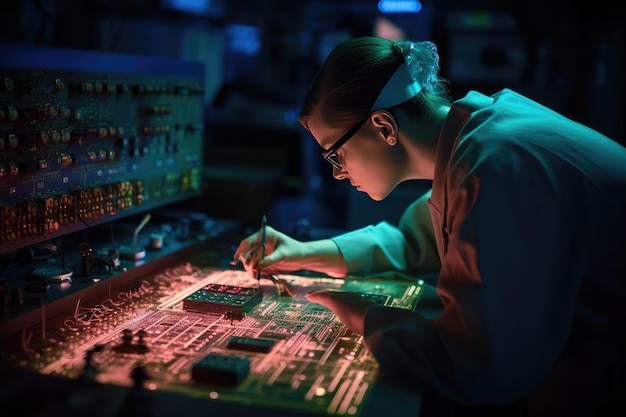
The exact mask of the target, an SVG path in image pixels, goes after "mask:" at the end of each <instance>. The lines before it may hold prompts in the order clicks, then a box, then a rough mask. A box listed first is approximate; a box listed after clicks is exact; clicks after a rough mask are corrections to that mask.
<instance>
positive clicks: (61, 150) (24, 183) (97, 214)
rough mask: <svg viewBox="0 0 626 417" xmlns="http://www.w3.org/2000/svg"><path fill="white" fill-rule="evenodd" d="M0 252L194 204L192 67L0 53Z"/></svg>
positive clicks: (89, 54) (154, 60)
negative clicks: (159, 209)
mask: <svg viewBox="0 0 626 417" xmlns="http://www.w3.org/2000/svg"><path fill="white" fill-rule="evenodd" d="M0 56H2V57H3V59H2V64H1V65H0V76H1V78H0V253H5V252H8V251H12V250H16V249H19V248H22V247H25V246H28V245H32V244H34V243H37V242H42V241H46V240H49V239H51V238H54V237H57V236H62V235H65V234H67V233H70V232H75V231H78V230H81V229H85V228H89V227H92V226H95V225H98V224H101V223H104V222H108V221H110V220H113V219H118V218H120V217H124V216H127V215H131V214H137V213H140V212H146V211H148V210H151V209H153V208H156V207H160V206H164V205H167V204H170V203H173V202H176V201H181V200H183V199H185V198H189V197H191V196H194V195H197V194H198V193H199V190H200V178H201V169H202V165H203V161H202V155H203V151H202V149H203V132H204V129H203V110H204V103H203V97H204V95H203V93H204V92H203V89H204V86H203V80H204V67H203V65H202V64H200V63H194V62H184V61H179V60H174V59H166V58H160V57H144V56H134V55H123V54H113V53H105V52H100V51H80V50H69V49H57V48H39V47H24V46H8V45H4V46H0Z"/></svg>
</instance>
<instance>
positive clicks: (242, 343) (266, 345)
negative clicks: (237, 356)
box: [228, 336, 276, 353]
mask: <svg viewBox="0 0 626 417" xmlns="http://www.w3.org/2000/svg"><path fill="white" fill-rule="evenodd" d="M275 343H276V341H274V340H272V339H260V338H258V337H239V336H231V338H230V339H229V340H228V348H229V349H238V350H245V351H248V352H261V353H267V352H269V351H271V350H272V347H273V346H274V344H275Z"/></svg>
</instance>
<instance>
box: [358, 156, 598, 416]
mask: <svg viewBox="0 0 626 417" xmlns="http://www.w3.org/2000/svg"><path fill="white" fill-rule="evenodd" d="M542 170H543V166H542V165H541V164H536V165H532V166H531V165H526V166H523V165H522V169H520V171H519V172H517V173H515V172H513V173H511V172H490V173H489V174H488V175H482V176H481V175H475V173H474V174H472V173H470V174H468V175H458V176H457V178H454V176H451V177H452V179H449V181H451V182H450V183H449V184H448V188H447V189H448V190H449V196H448V200H447V204H448V206H449V207H448V210H447V211H446V218H445V221H444V224H443V225H442V227H443V229H444V232H445V235H446V252H445V255H444V257H443V259H442V267H441V271H440V274H439V281H438V292H439V294H440V297H441V298H442V302H443V305H444V310H443V312H442V313H441V314H440V315H439V316H437V317H436V318H435V319H434V320H433V321H430V320H425V319H424V318H423V317H422V316H420V315H419V314H418V313H416V312H413V311H402V310H399V309H396V308H389V307H384V306H373V307H370V308H369V309H368V311H367V313H366V316H365V322H364V329H365V330H364V341H365V344H366V346H367V347H368V348H369V349H370V351H371V352H372V353H373V354H374V356H375V357H376V358H377V360H378V363H379V365H380V372H381V374H382V375H387V376H393V377H394V378H399V377H401V376H406V377H408V378H410V379H411V380H413V381H420V382H422V383H424V384H427V385H428V386H430V387H431V388H434V389H435V390H436V391H438V392H439V393H441V394H442V395H443V396H445V397H447V398H449V399H452V400H454V401H457V402H459V403H466V404H498V403H500V404H504V403H509V402H512V401H515V400H517V399H519V398H521V397H523V396H526V395H528V394H529V393H530V392H531V391H532V390H533V389H534V388H535V387H536V386H537V384H538V383H539V381H540V380H541V378H542V377H543V376H544V375H545V374H546V373H547V372H548V370H549V369H550V367H551V365H552V364H553V363H554V361H555V359H556V358H557V356H558V355H559V352H560V351H561V350H562V349H563V346H564V345H565V343H566V340H567V338H568V335H569V334H570V327H571V324H572V317H573V311H574V308H575V301H576V297H577V293H578V291H579V288H580V281H581V272H580V271H581V270H583V268H582V267H581V265H580V264H579V263H578V262H582V261H577V260H582V259H584V253H583V251H584V247H583V245H580V244H578V245H577V243H576V242H577V240H576V238H575V236H574V233H575V231H581V227H583V226H582V225H581V221H583V219H584V215H583V214H582V212H583V211H584V206H585V205H586V203H585V202H582V201H580V204H581V206H580V207H581V208H574V207H571V206H569V205H568V203H567V202H569V201H576V199H577V196H576V189H575V188H574V187H573V186H571V185H570V186H568V185H567V184H566V181H567V180H566V179H562V180H559V179H558V178H556V176H551V173H549V172H544V173H542ZM465 172H468V171H465ZM522 176H525V177H526V178H521V177H522ZM529 177H532V178H529ZM564 177H567V174H566V173H564ZM481 178H482V179H481ZM583 224H584V223H583ZM577 228H578V229H577Z"/></svg>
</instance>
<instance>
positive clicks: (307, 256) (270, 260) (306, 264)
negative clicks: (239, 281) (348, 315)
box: [233, 226, 346, 277]
mask: <svg viewBox="0 0 626 417" xmlns="http://www.w3.org/2000/svg"><path fill="white" fill-rule="evenodd" d="M260 257H261V233H260V231H259V232H256V233H254V234H252V235H250V236H248V237H247V238H245V239H243V240H242V241H241V242H240V243H239V246H238V247H237V250H236V251H235V253H234V254H233V259H234V260H235V261H241V263H242V264H243V267H244V268H245V270H246V271H247V272H248V273H249V274H250V275H251V276H252V277H256V276H257V271H258V269H259V268H260V269H261V271H262V272H263V274H265V275H271V274H279V273H287V272H295V271H303V270H307V271H315V272H322V273H324V274H327V275H330V276H333V277H344V276H345V275H346V264H345V260H344V259H343V256H342V255H341V252H339V248H338V247H337V245H336V244H335V243H334V242H333V241H332V240H330V239H323V240H316V241H310V242H301V241H299V240H296V239H294V238H292V237H290V236H287V235H286V234H284V233H282V232H279V231H278V230H276V229H274V228H273V227H271V226H266V227H265V250H264V258H263V259H262V260H261V261H260V262H259V258H260Z"/></svg>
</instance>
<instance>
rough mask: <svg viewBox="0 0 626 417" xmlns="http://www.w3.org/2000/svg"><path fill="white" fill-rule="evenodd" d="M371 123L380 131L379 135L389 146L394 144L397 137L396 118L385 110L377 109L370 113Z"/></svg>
mask: <svg viewBox="0 0 626 417" xmlns="http://www.w3.org/2000/svg"><path fill="white" fill-rule="evenodd" d="M371 120H372V124H373V125H374V127H376V128H378V129H379V131H380V137H381V139H383V140H384V141H385V142H387V143H388V144H389V145H390V146H394V145H395V144H396V142H397V137H398V125H397V124H396V119H395V118H394V117H393V116H392V115H391V113H389V112H388V111H386V110H377V111H375V112H374V113H372V117H371Z"/></svg>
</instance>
